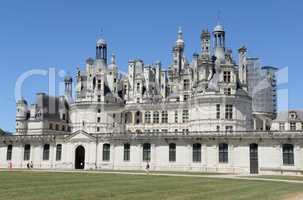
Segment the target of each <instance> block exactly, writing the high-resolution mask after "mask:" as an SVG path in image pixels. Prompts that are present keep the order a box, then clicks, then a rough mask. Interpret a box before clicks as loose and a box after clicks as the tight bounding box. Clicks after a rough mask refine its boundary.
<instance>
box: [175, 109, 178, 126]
mask: <svg viewBox="0 0 303 200" xmlns="http://www.w3.org/2000/svg"><path fill="white" fill-rule="evenodd" d="M175 123H178V111H177V110H175Z"/></svg>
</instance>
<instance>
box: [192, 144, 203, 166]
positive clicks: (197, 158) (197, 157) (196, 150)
mask: <svg viewBox="0 0 303 200" xmlns="http://www.w3.org/2000/svg"><path fill="white" fill-rule="evenodd" d="M193 162H201V144H199V143H195V144H193Z"/></svg>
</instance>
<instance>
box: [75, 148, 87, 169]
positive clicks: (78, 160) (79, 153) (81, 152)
mask: <svg viewBox="0 0 303 200" xmlns="http://www.w3.org/2000/svg"><path fill="white" fill-rule="evenodd" d="M84 165H85V149H84V147H83V146H81V145H80V146H78V147H77V148H76V150H75V169H84V167H85V166H84Z"/></svg>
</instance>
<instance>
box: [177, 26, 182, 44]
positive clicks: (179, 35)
mask: <svg viewBox="0 0 303 200" xmlns="http://www.w3.org/2000/svg"><path fill="white" fill-rule="evenodd" d="M176 46H179V47H184V40H183V32H182V29H181V27H179V30H178V39H177V41H176Z"/></svg>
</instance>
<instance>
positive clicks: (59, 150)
mask: <svg viewBox="0 0 303 200" xmlns="http://www.w3.org/2000/svg"><path fill="white" fill-rule="evenodd" d="M61 155H62V144H57V146H56V160H57V161H59V160H61Z"/></svg>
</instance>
